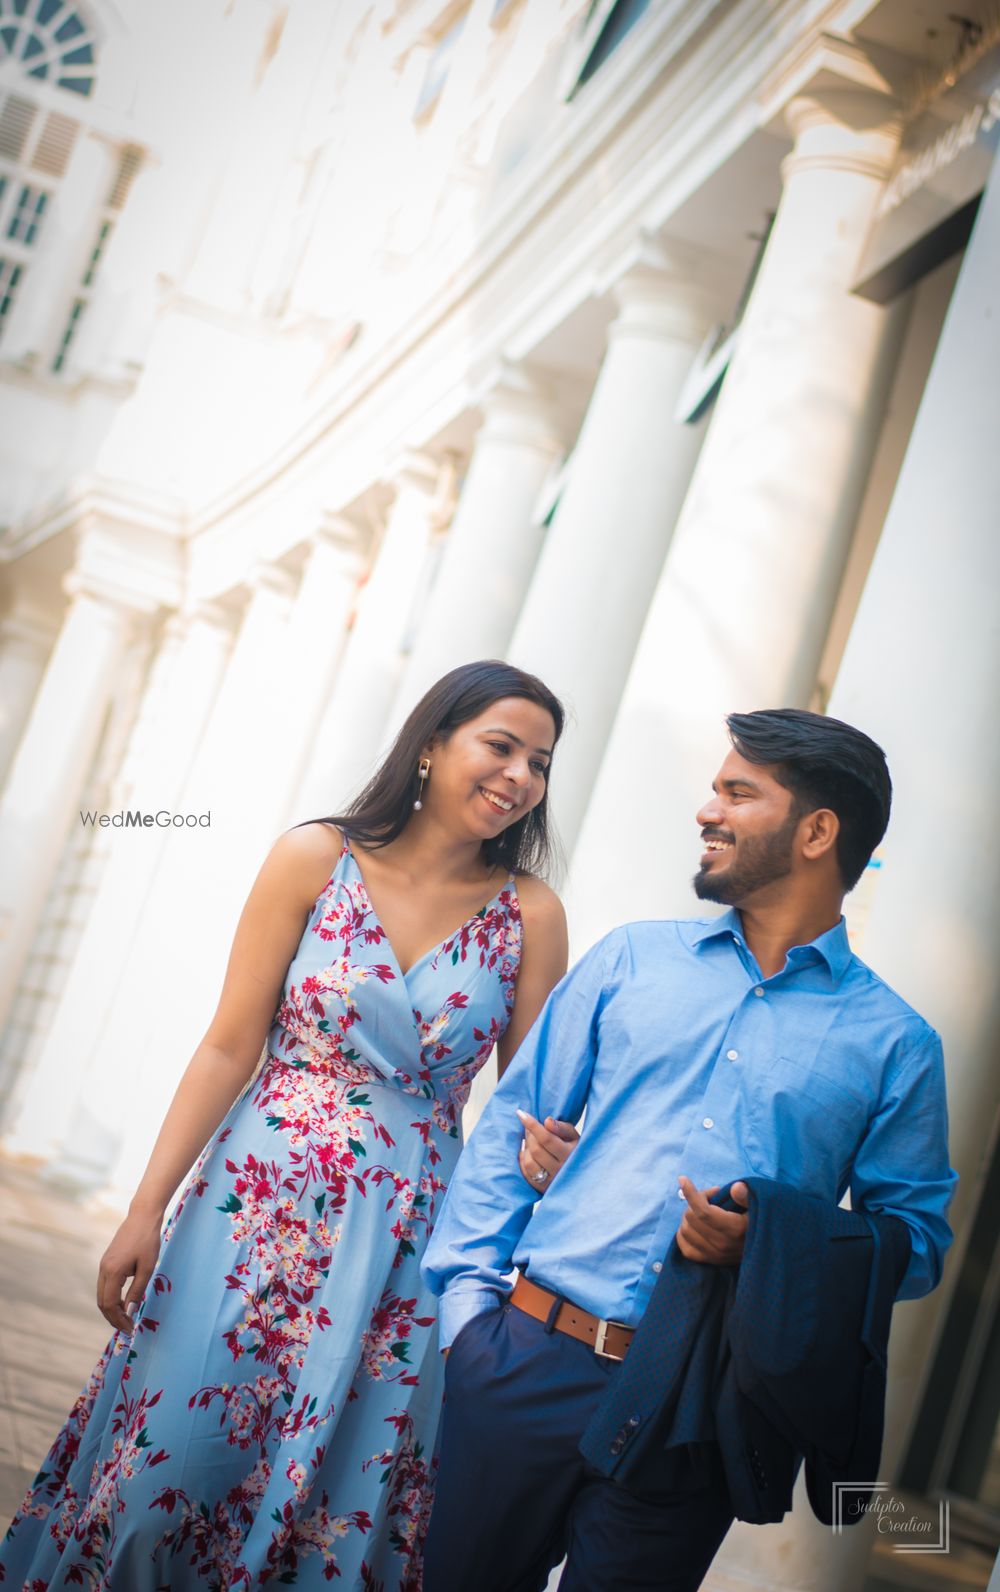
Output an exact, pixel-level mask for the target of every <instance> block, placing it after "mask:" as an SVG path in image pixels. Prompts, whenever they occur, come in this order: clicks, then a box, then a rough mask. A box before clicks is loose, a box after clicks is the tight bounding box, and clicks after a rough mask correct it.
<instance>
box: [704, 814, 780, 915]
mask: <svg viewBox="0 0 1000 1592" xmlns="http://www.w3.org/2000/svg"><path fill="white" fill-rule="evenodd" d="M798 824H799V814H798V813H795V812H791V813H789V815H788V817H787V818H786V819H785V821H784V823H783V824H782V825H781V827H780V828H779V829H774V830H772V831H771V833H770V834H769V835H754V836H752V837H748V838H747V839H745V840H741V841H740V843H739V852H740V855H739V859H738V860H737V859H736V858H734V860H733V861H732V863H731V864H730V865H729V867H728V868H727V869H726V870H725V871H724V872H721V871H720V872H719V873H713V872H712V871H711V864H710V863H709V864H705V863H703V864H702V866H701V867H700V868H699V870H698V872H697V873H696V874H695V876H694V878H693V879H692V881H691V883H692V884H693V885H694V893H695V895H696V896H697V897H698V899H699V901H717V902H718V903H719V904H720V906H725V907H735V906H739V904H740V902H741V901H745V900H746V899H747V897H748V896H751V895H754V894H756V892H757V891H758V890H763V889H764V887H765V886H766V885H769V884H774V883H775V882H776V881H777V880H778V879H784V878H786V877H787V875H788V874H790V873H791V871H792V841H793V839H794V836H795V831H796V829H797V828H798Z"/></svg>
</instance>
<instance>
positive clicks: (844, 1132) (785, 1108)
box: [746, 1056, 868, 1194]
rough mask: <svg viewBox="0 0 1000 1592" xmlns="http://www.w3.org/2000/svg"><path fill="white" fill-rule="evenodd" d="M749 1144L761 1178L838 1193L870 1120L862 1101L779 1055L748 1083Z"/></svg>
mask: <svg viewBox="0 0 1000 1592" xmlns="http://www.w3.org/2000/svg"><path fill="white" fill-rule="evenodd" d="M746 1086H747V1127H748V1133H747V1141H746V1147H747V1150H748V1152H749V1155H750V1157H751V1160H752V1162H753V1169H754V1171H755V1172H758V1173H759V1174H760V1175H761V1176H762V1177H776V1178H787V1179H789V1180H792V1179H794V1180H795V1181H797V1182H802V1180H803V1179H805V1180H806V1181H807V1182H811V1183H813V1184H814V1187H813V1192H814V1193H820V1192H829V1193H831V1194H832V1193H833V1192H834V1191H835V1190H836V1187H837V1185H838V1183H839V1182H840V1180H841V1177H842V1174H843V1172H844V1171H845V1169H846V1168H847V1167H848V1166H849V1165H850V1162H851V1161H852V1160H853V1157H854V1152H855V1150H856V1149H857V1146H858V1145H859V1143H860V1142H861V1139H862V1137H863V1135H864V1131H865V1127H866V1124H867V1120H868V1108H867V1105H866V1103H865V1101H864V1100H862V1099H861V1098H860V1096H858V1095H856V1094H855V1093H854V1092H853V1090H851V1089H849V1088H848V1087H846V1086H845V1085H844V1084H842V1083H841V1082H839V1080H838V1079H836V1078H832V1077H831V1076H830V1074H829V1073H827V1072H821V1071H819V1070H818V1069H817V1068H816V1067H815V1066H805V1065H803V1064H802V1063H801V1062H798V1061H795V1060H793V1059H792V1058H791V1057H790V1056H778V1057H776V1058H775V1059H774V1060H773V1061H772V1062H771V1063H770V1064H769V1065H765V1066H763V1067H761V1068H757V1069H755V1070H754V1071H753V1073H752V1074H749V1075H748V1076H747V1078H746Z"/></svg>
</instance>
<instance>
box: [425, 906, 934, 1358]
mask: <svg viewBox="0 0 1000 1592" xmlns="http://www.w3.org/2000/svg"><path fill="white" fill-rule="evenodd" d="M518 1106H521V1107H522V1108H523V1109H525V1110H527V1111H530V1112H531V1113H532V1115H533V1116H536V1117H539V1118H542V1117H545V1116H549V1115H551V1116H555V1117H563V1118H566V1119H568V1120H569V1121H576V1120H578V1119H579V1117H580V1115H581V1113H582V1112H583V1110H584V1107H586V1119H585V1122H584V1125H583V1129H582V1137H581V1139H580V1143H579V1145H578V1146H577V1147H576V1149H575V1150H574V1152H573V1154H572V1156H571V1157H570V1159H569V1162H568V1163H567V1165H566V1166H565V1167H564V1168H563V1170H562V1171H561V1172H560V1173H559V1175H558V1177H557V1178H556V1179H555V1181H554V1182H553V1184H552V1186H551V1188H550V1189H549V1190H548V1192H547V1193H546V1194H545V1195H544V1197H542V1198H538V1197H537V1195H535V1194H533V1193H532V1190H531V1189H530V1188H529V1186H528V1184H527V1183H526V1182H525V1180H524V1178H523V1177H522V1176H521V1173H520V1172H519V1171H518V1169H517V1148H518V1141H519V1139H520V1138H521V1136H522V1128H521V1124H520V1121H519V1120H518V1117H517V1115H516V1108H517V1107H518ZM947 1128H948V1123H947V1109H946V1104H945V1088H944V1066H943V1061H942V1056H941V1043H940V1040H939V1038H938V1036H937V1034H936V1033H935V1032H934V1030H933V1029H932V1028H931V1027H929V1026H928V1024H927V1023H926V1022H925V1021H924V1019H923V1018H922V1017H920V1016H919V1015H918V1014H917V1013H916V1012H915V1011H914V1010H913V1009H912V1008H911V1007H910V1006H908V1005H907V1004H906V1002H905V1001H903V1000H901V999H900V997H899V996H898V995H896V994H895V993H894V992H893V991H892V990H891V989H889V987H888V986H887V985H886V984H884V983H883V982H882V980H881V979H879V978H878V977H877V976H876V975H875V974H874V973H873V972H872V971H871V969H870V968H868V967H866V966H865V964H864V963H863V962H862V961H861V960H860V959H859V958H858V957H857V956H855V955H854V953H853V952H852V951H851V949H850V946H849V945H848V942H847V932H846V929H845V927H844V921H843V919H841V920H840V922H839V923H838V924H837V925H836V927H835V928H832V929H829V930H828V931H827V932H826V933H825V934H821V935H820V936H819V937H818V938H817V939H816V940H814V941H813V942H812V943H811V944H809V945H802V946H795V947H794V948H793V949H792V950H790V951H789V952H788V956H787V959H786V962H785V966H784V967H783V968H782V970H781V972H780V973H775V974H774V975H773V976H772V977H770V978H764V977H763V975H762V974H761V971H760V968H759V967H758V965H757V963H756V961H755V959H754V957H753V955H752V954H751V952H750V950H749V948H748V946H747V943H746V940H745V939H744V936H743V929H742V924H741V921H740V917H739V914H738V912H736V911H730V912H727V913H726V914H725V915H724V916H723V917H721V918H714V919H711V920H710V921H664V922H650V923H632V924H628V925H626V926H625V927H624V928H620V929H615V930H613V931H612V933H611V934H609V935H607V936H606V937H605V939H603V940H602V941H600V942H599V944H597V945H596V946H594V947H593V949H592V950H590V951H589V952H588V953H587V955H586V956H584V957H583V958H582V959H581V960H580V961H579V962H578V963H577V964H576V966H575V967H574V968H572V969H571V971H570V972H569V973H568V974H567V975H566V977H565V978H564V979H563V980H562V982H561V983H560V984H559V985H557V986H556V988H555V989H554V990H553V992H552V994H551V995H550V996H549V999H548V1001H547V1002H546V1005H545V1007H544V1009H543V1010H542V1012H541V1014H540V1015H539V1017H538V1020H537V1021H536V1023H535V1025H534V1027H533V1028H532V1029H531V1032H530V1033H529V1034H528V1036H527V1038H526V1039H525V1041H524V1043H523V1044H522V1046H521V1048H520V1049H519V1051H518V1052H517V1055H516V1056H515V1058H514V1060H513V1061H512V1062H511V1065H510V1067H509V1068H508V1070H507V1072H506V1073H505V1074H504V1077H503V1078H502V1079H501V1081H500V1083H499V1085H498V1087H497V1089H496V1091H495V1092H494V1094H493V1097H492V1099H491V1100H490V1102H489V1104H488V1105H487V1107H486V1110H485V1111H484V1113H483V1116H482V1118H481V1119H480V1121H479V1123H478V1124H477V1126H476V1128H475V1131H474V1132H473V1134H472V1135H471V1137H470V1140H469V1143H468V1145H467V1146H466V1148H465V1150H464V1152H463V1154H462V1156H461V1157H460V1159H459V1164H458V1168H457V1170H456V1172H455V1175H454V1177H453V1178H452V1181H451V1186H450V1188H449V1190H448V1195H447V1198H446V1200H445V1203H444V1206H443V1208H442V1211H441V1215H440V1217H439V1219H438V1222H437V1225H436V1228H435V1231H434V1233H433V1235H432V1237H431V1240H430V1244H429V1247H428V1250H427V1254H426V1257H425V1260H424V1266H423V1270H424V1275H425V1277H426V1278H427V1280H428V1281H429V1282H430V1285H431V1287H432V1289H433V1290H434V1292H435V1293H437V1294H439V1295H441V1345H442V1347H445V1348H446V1347H447V1346H448V1345H449V1344H450V1343H451V1342H452V1341H453V1340H454V1338H455V1337H456V1335H457V1333H458V1332H459V1330H460V1328H461V1327H462V1326H463V1325H464V1324H465V1322H466V1321H469V1320H470V1319H471V1318H472V1317H473V1316H474V1315H477V1314H478V1313H479V1312H480V1311H483V1310H492V1309H495V1308H497V1306H498V1304H499V1303H500V1302H501V1300H502V1297H503V1296H504V1295H505V1294H506V1293H507V1292H508V1291H509V1288H510V1280H509V1277H508V1276H507V1275H506V1274H509V1273H510V1271H511V1269H512V1267H513V1266H517V1267H518V1268H519V1269H520V1270H521V1271H526V1272H527V1273H528V1274H529V1275H530V1276H531V1278H532V1279H533V1281H535V1282H537V1283H539V1284H540V1285H541V1286H543V1287H546V1288H550V1289H552V1290H553V1291H555V1292H557V1293H560V1294H563V1295H564V1296H565V1297H566V1298H567V1299H571V1300H572V1301H573V1302H574V1303H575V1304H577V1305H582V1306H583V1307H584V1309H586V1310H590V1311H593V1313H594V1314H595V1315H597V1316H602V1317H604V1318H606V1319H608V1320H613V1321H620V1322H624V1323H625V1324H626V1325H627V1326H635V1325H636V1324H637V1322H638V1321H639V1319H640V1318H641V1316H642V1313H643V1311H644V1309H645V1307H646V1303H647V1301H648V1299H649V1296H650V1294H651V1292H652V1290H653V1286H654V1284H655V1282H656V1278H657V1274H658V1273H659V1270H660V1263H661V1262H662V1260H663V1258H664V1256H665V1254H666V1252H667V1249H668V1248H669V1245H670V1242H671V1240H672V1238H673V1236H674V1233H675V1232H676V1229H677V1227H678V1225H679V1223H680V1219H681V1216H682V1215H683V1213H684V1210H685V1208H686V1205H685V1201H684V1199H683V1196H680V1197H679V1190H678V1186H677V1179H678V1175H679V1174H682V1173H683V1174H685V1175H686V1176H687V1177H689V1178H691V1179H692V1181H693V1182H694V1183H695V1184H696V1185H697V1187H699V1188H707V1187H711V1186H713V1185H718V1184H723V1183H728V1182H729V1181H730V1180H731V1179H735V1178H738V1177H740V1176H742V1175H746V1174H751V1173H756V1174H758V1175H759V1176H763V1177H769V1178H777V1179H780V1180H781V1181H783V1182H786V1183H790V1184H792V1185H793V1186H795V1187H797V1188H801V1189H805V1190H807V1191H809V1192H810V1193H813V1194H818V1195H821V1196H823V1197H825V1198H827V1199H829V1200H831V1201H832V1202H834V1203H836V1202H838V1201H839V1200H840V1199H841V1198H842V1196H843V1195H844V1193H845V1191H846V1190H848V1189H850V1194H851V1203H852V1205H853V1207H854V1208H855V1209H858V1208H861V1207H864V1208H866V1209H868V1210H872V1211H886V1212H888V1213H891V1214H892V1215H894V1216H898V1217H901V1218H902V1219H903V1220H904V1221H905V1222H906V1223H907V1225H908V1227H909V1229H910V1234H911V1238H912V1241H913V1252H912V1256H911V1259H910V1264H909V1267H908V1269H907V1272H906V1275H905V1277H904V1279H903V1283H902V1286H901V1288H900V1297H901V1298H916V1297H918V1296H919V1295H921V1294H923V1293H927V1292H929V1290H930V1289H931V1288H933V1287H934V1286H935V1284H936V1283H937V1282H938V1279H939V1277H940V1275H941V1265H942V1261H943V1258H944V1253H945V1250H946V1249H947V1247H948V1245H949V1243H950V1242H951V1230H950V1228H949V1226H948V1222H947V1216H946V1213H947V1209H948V1205H949V1202H950V1199H951V1195H952V1191H953V1188H954V1185H955V1182H956V1181H957V1179H956V1175H955V1173H954V1172H953V1171H952V1170H951V1169H950V1167H949V1164H948V1145H947Z"/></svg>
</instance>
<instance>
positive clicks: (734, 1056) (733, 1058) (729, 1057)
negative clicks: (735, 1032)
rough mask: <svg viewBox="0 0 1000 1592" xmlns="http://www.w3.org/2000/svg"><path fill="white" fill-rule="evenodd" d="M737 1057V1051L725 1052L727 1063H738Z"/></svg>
mask: <svg viewBox="0 0 1000 1592" xmlns="http://www.w3.org/2000/svg"><path fill="white" fill-rule="evenodd" d="M739 1055H740V1053H739V1051H738V1050H727V1051H726V1060H727V1061H738V1060H739Z"/></svg>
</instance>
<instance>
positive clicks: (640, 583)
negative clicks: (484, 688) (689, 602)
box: [508, 244, 707, 849]
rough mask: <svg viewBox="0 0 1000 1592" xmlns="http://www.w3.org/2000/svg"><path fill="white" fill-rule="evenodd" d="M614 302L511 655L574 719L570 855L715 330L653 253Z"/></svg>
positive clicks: (666, 525) (669, 518) (690, 450)
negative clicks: (699, 361) (684, 410)
mask: <svg viewBox="0 0 1000 1592" xmlns="http://www.w3.org/2000/svg"><path fill="white" fill-rule="evenodd" d="M614 291H615V297H616V299H617V302H618V305H619V313H618V317H617V319H616V320H615V321H614V322H613V324H612V326H611V329H610V332H609V334H608V350H607V353H606V355H605V357H604V362H603V364H602V365H601V370H600V374H599V375H598V378H597V384H596V386H595V388H594V393H593V397H592V398H591V401H590V405H589V407H588V410H587V414H586V418H585V419H584V422H583V427H582V429H581V431H580V437H579V440H578V442H577V445H576V449H575V451H574V453H573V457H572V460H571V463H570V471H569V479H568V483H567V486H566V492H565V495H564V497H563V500H562V502H561V503H560V504H559V507H558V508H557V510H556V514H555V519H554V521H553V524H552V528H551V530H550V531H549V534H548V537H547V538H546V541H545V545H544V547H543V548H542V552H541V555H540V557H539V560H538V567H537V569H536V571H535V577H534V579H533V581H532V583H531V587H530V589H529V592H528V596H527V599H526V601H525V604H524V608H523V610H522V612H521V616H520V619H519V620H518V623H517V627H516V629H515V631H514V635H513V638H512V640H511V643H510V648H509V652H508V656H509V657H510V659H511V661H512V662H513V663H516V664H519V665H520V666H521V667H522V668H525V669H530V670H531V671H532V672H533V673H535V674H538V675H540V676H541V677H542V679H543V680H544V681H545V682H546V684H547V685H549V686H551V688H552V689H553V690H554V691H555V692H556V693H557V695H559V696H561V697H563V698H564V700H565V702H566V705H567V707H568V708H569V709H570V712H571V719H570V724H569V728H568V729H567V732H566V735H565V737H564V740H563V742H562V743H561V744H560V747H559V755H558V760H557V764H556V767H555V769H554V771H553V781H552V801H553V805H554V812H555V818H556V826H557V829H558V833H559V837H560V839H561V840H562V842H563V844H564V845H565V846H566V847H567V849H569V848H570V847H571V846H572V843H573V841H574V839H575V838H576V833H577V830H578V828H579V825H580V822H581V820H582V818H583V814H584V811H585V808H586V803H587V798H588V796H589V794H590V787H591V783H592V781H593V778H594V775H595V773H596V771H597V768H598V765H599V763H600V758H601V754H602V752H603V750H604V746H605V744H606V741H607V736H608V732H609V730H610V728H611V724H612V720H613V718H614V713H615V708H616V707H617V705H618V699H619V697H620V695H621V690H622V686H623V685H624V683H625V677H626V674H627V672H628V667H629V664H630V662H631V660H632V654H633V652H634V650H635V644H636V640H637V638H638V635H639V632H640V630H641V628H642V622H643V620H644V618H645V616H646V610H647V608H648V606H649V600H650V597H651V595H652V592H653V588H654V585H655V583H656V577H657V576H658V574H659V572H660V568H661V566H662V564H663V558H664V554H665V553H666V549H667V545H668V543H669V541H670V535H671V532H672V530H673V526H674V521H675V519H676V516H677V513H678V511H679V509H680V506H681V503H682V502H683V498H684V493H685V491H686V490H687V485H688V481H689V479H690V476H691V471H692V468H693V466H694V461H695V458H696V456H697V451H698V447H699V444H700V441H701V435H700V432H699V431H698V430H697V429H695V428H694V427H689V426H684V425H681V424H679V423H678V422H677V421H676V420H675V419H674V409H675V407H676V403H677V399H678V396H679V394H680V390H681V387H682V385H683V383H684V380H685V378H686V377H687V376H688V374H689V373H690V369H691V364H692V361H693V359H694V355H695V351H696V349H697V347H698V345H699V343H700V342H701V341H702V338H703V336H704V332H705V326H706V324H707V314H706V312H705V310H704V308H703V300H702V295H701V291H700V289H699V288H698V287H697V286H696V285H695V284H693V283H692V282H691V281H690V280H687V281H685V280H684V279H683V278H682V277H681V276H680V275H679V274H678V271H677V270H676V269H672V268H671V264H670V261H669V259H668V258H667V256H666V255H665V254H664V253H663V251H662V250H660V249H658V248H656V247H654V246H652V245H650V244H646V245H644V246H643V248H642V250H641V254H640V258H639V259H638V260H637V262H636V263H635V264H634V265H632V266H631V268H630V269H629V270H627V271H626V272H625V273H624V275H623V276H622V277H621V278H620V279H619V281H618V282H617V284H616V286H615V290H614Z"/></svg>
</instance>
